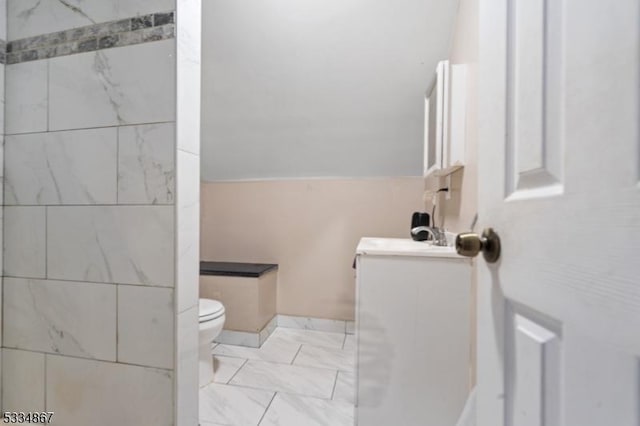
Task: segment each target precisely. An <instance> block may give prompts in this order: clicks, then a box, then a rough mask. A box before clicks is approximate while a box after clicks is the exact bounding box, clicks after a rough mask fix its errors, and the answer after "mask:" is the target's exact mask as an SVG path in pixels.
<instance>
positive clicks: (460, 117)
mask: <svg viewBox="0 0 640 426" xmlns="http://www.w3.org/2000/svg"><path fill="white" fill-rule="evenodd" d="M466 95H467V68H466V65H450V64H449V61H441V62H440V63H438V67H437V68H436V75H435V77H434V79H433V81H432V83H431V85H430V86H429V89H428V90H427V92H426V95H425V107H424V110H425V119H424V123H425V126H424V127H425V131H424V176H425V177H427V176H432V175H435V176H446V175H449V174H451V173H453V172H454V171H456V170H458V169H460V168H461V167H463V166H464V156H465V144H466V120H467V99H466Z"/></svg>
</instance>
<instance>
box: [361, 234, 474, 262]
mask: <svg viewBox="0 0 640 426" xmlns="http://www.w3.org/2000/svg"><path fill="white" fill-rule="evenodd" d="M454 238H455V234H450V233H447V241H450V242H453V240H454ZM356 254H358V255H371V256H417V257H450V258H456V259H465V258H463V257H462V256H460V255H458V253H456V249H455V248H454V247H453V246H452V245H450V246H445V247H441V246H434V245H432V244H431V243H428V242H425V241H414V240H412V239H410V238H362V239H361V240H360V243H359V244H358V248H357V249H356Z"/></svg>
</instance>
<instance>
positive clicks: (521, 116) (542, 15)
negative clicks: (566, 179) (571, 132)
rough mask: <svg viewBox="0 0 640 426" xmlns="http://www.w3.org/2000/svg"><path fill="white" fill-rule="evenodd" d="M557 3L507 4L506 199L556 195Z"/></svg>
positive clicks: (559, 154)
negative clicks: (507, 196)
mask: <svg viewBox="0 0 640 426" xmlns="http://www.w3.org/2000/svg"><path fill="white" fill-rule="evenodd" d="M562 4H563V1H562V0H554V1H545V0H528V1H521V0H510V1H509V3H508V5H507V8H508V10H507V14H508V18H507V19H508V22H507V26H508V28H507V32H508V34H507V37H508V47H507V49H508V52H507V57H508V58H507V61H508V63H507V66H508V70H507V84H508V88H507V96H508V99H507V115H508V122H507V126H508V132H509V133H508V135H509V136H508V138H507V156H508V161H507V188H506V190H507V195H512V194H513V195H512V198H517V199H522V198H528V197H530V196H540V195H543V196H544V195H555V194H557V193H559V192H562V185H561V182H562V176H563V165H564V161H563V159H564V149H563V146H562V138H561V133H560V132H561V118H562V117H561V106H562V90H561V88H562V85H561V80H560V77H561V72H562V56H561V52H562V19H561V18H562ZM542 188H546V189H545V190H543V189H542ZM533 189H536V190H537V191H531V190H533ZM514 192H517V193H516V194H514Z"/></svg>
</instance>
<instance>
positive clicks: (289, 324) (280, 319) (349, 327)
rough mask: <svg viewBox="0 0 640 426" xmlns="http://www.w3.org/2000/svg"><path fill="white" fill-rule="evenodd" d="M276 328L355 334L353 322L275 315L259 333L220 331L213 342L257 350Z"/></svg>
mask: <svg viewBox="0 0 640 426" xmlns="http://www.w3.org/2000/svg"><path fill="white" fill-rule="evenodd" d="M276 327H283V328H295V329H298V330H314V331H326V332H330V333H346V334H355V321H343V320H330V319H325V318H311V317H297V316H293V315H276V316H274V317H273V318H272V319H271V321H269V322H268V323H267V325H265V326H264V328H263V329H262V330H260V332H259V333H252V332H247V331H234V330H222V332H221V333H220V335H219V336H218V337H217V338H216V339H215V342H216V343H222V344H225V345H235V346H246V347H249V348H259V347H261V346H262V344H263V343H264V342H265V341H266V340H267V339H268V338H269V336H271V333H273V331H274V330H275V329H276Z"/></svg>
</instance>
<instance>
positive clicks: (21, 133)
mask: <svg viewBox="0 0 640 426" xmlns="http://www.w3.org/2000/svg"><path fill="white" fill-rule="evenodd" d="M175 123H176V120H169V121H166V120H165V121H150V122H140V123H127V124H119V123H118V124H113V125H111V126H91V127H80V128H77V127H76V128H72V129H57V130H46V131H38V132H20V133H5V134H4V136H5V137H6V136H22V135H37V134H44V133H62V132H80V131H82V130H98V129H113V128H116V129H117V128H119V127H134V126H145V125H150V124H175Z"/></svg>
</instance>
